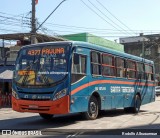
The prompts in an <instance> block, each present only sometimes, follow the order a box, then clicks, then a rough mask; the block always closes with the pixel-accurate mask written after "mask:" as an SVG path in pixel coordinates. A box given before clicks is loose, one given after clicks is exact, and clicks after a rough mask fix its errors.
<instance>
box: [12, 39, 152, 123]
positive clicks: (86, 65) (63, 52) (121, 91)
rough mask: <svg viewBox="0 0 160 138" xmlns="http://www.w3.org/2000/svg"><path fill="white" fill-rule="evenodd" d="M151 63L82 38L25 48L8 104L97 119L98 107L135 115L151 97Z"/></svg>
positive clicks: (50, 114) (45, 114) (44, 112)
mask: <svg viewBox="0 0 160 138" xmlns="http://www.w3.org/2000/svg"><path fill="white" fill-rule="evenodd" d="M154 70H155V68H154V63H153V61H150V60H147V59H144V58H141V57H137V56H133V55H130V54H127V53H123V52H119V51H115V50H112V49H108V48H106V47H102V46H98V45H93V44H89V43H85V42H75V41H64V42H49V43H41V44H34V45H29V46H24V47H22V48H21V49H20V51H19V53H18V56H17V59H16V63H15V71H14V74H13V85H12V108H13V110H15V111H18V112H33V113H39V115H40V116H41V117H42V118H44V119H51V118H52V117H53V115H56V114H68V113H82V114H83V116H84V117H85V118H86V119H91V120H93V119H96V118H97V117H98V114H99V112H100V111H101V110H110V109H116V108H124V110H125V111H127V112H133V113H138V112H139V110H140V106H141V105H144V104H147V103H150V102H154V101H155V91H154V89H155V71H154Z"/></svg>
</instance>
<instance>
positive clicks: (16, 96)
mask: <svg viewBox="0 0 160 138" xmlns="http://www.w3.org/2000/svg"><path fill="white" fill-rule="evenodd" d="M12 96H13V97H14V98H16V99H19V97H18V94H17V93H16V91H14V90H13V89H12Z"/></svg>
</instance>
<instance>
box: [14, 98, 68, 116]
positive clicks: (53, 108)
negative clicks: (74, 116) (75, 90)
mask: <svg viewBox="0 0 160 138" xmlns="http://www.w3.org/2000/svg"><path fill="white" fill-rule="evenodd" d="M69 99H70V98H69V96H65V97H63V98H61V99H58V100H56V101H51V100H50V101H31V100H19V99H18V100H17V99H16V98H14V97H13V96H12V109H13V110H15V111H18V112H32V113H46V114H67V113H69V103H70V102H69V101H70V100H69Z"/></svg>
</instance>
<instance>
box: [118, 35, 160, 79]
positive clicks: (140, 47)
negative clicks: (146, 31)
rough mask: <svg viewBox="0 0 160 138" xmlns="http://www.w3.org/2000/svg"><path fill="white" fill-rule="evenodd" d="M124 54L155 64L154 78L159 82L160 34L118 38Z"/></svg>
mask: <svg viewBox="0 0 160 138" xmlns="http://www.w3.org/2000/svg"><path fill="white" fill-rule="evenodd" d="M120 43H121V44H123V45H124V51H125V52H126V53H129V54H132V55H136V56H139V57H144V58H146V59H149V60H152V61H154V62H155V72H156V77H157V79H158V80H159V81H160V79H159V78H160V34H154V35H143V34H140V36H136V37H126V38H120Z"/></svg>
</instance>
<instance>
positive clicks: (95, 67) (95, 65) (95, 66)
mask: <svg viewBox="0 0 160 138" xmlns="http://www.w3.org/2000/svg"><path fill="white" fill-rule="evenodd" d="M91 73H92V75H101V55H100V53H98V52H95V51H92V52H91Z"/></svg>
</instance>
